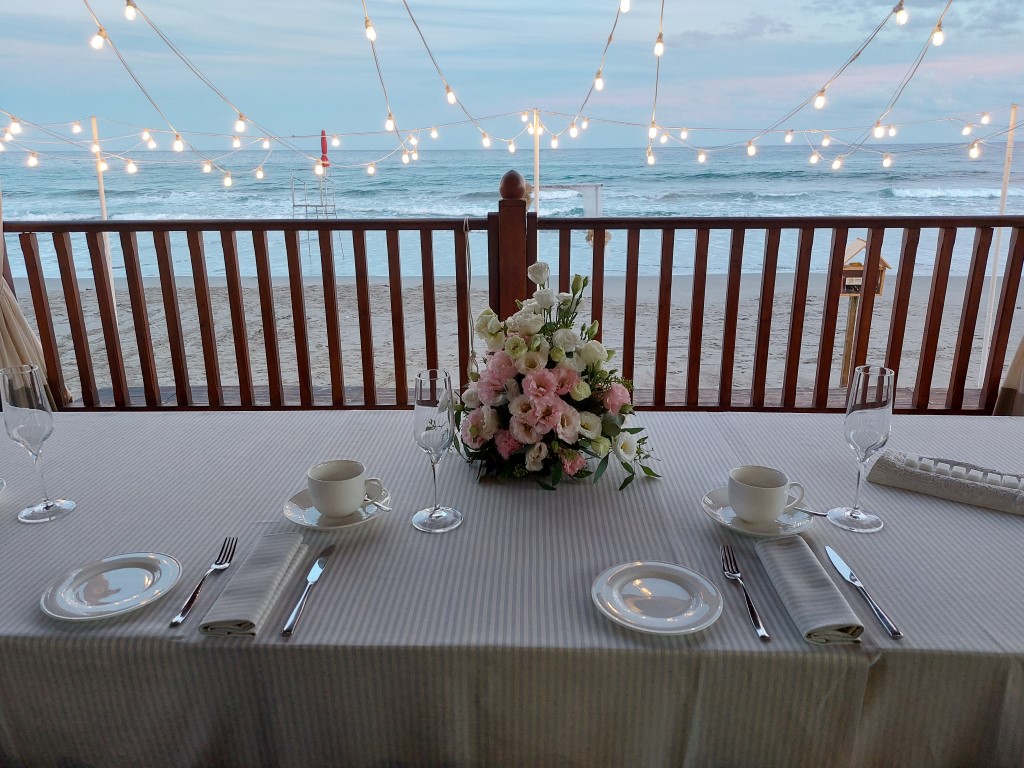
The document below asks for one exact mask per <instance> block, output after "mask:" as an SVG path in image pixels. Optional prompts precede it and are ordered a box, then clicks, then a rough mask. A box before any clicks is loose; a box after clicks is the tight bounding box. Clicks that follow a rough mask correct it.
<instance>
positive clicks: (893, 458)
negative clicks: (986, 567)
mask: <svg viewBox="0 0 1024 768" xmlns="http://www.w3.org/2000/svg"><path fill="white" fill-rule="evenodd" d="M868 480H869V481H870V482H872V483H879V484H881V485H890V486H893V487H894V488H903V489H905V490H908V491H916V492H917V493H926V494H928V495H929V496H938V497H940V498H943V499H949V500H950V501H959V502H962V503H964V504H973V505H974V506H976V507H987V508H988V509H997V510H999V511H1001V512H1010V513H1012V514H1015V515H1024V479H1022V478H1021V477H1020V476H1019V475H1012V474H1004V473H1002V472H999V471H998V470H995V469H989V468H988V467H980V466H978V465H976V464H968V463H966V462H962V461H954V460H951V459H941V458H931V457H927V456H915V455H913V454H908V453H901V452H899V451H886V452H885V453H883V454H882V455H881V456H879V457H878V461H876V462H875V465H874V466H873V467H872V468H871V471H870V472H869V473H868Z"/></svg>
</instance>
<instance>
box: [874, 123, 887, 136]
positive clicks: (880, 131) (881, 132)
mask: <svg viewBox="0 0 1024 768" xmlns="http://www.w3.org/2000/svg"><path fill="white" fill-rule="evenodd" d="M871 133H872V134H873V135H874V137H875V138H876V139H880V138H882V137H883V136H885V126H884V125H882V123H881V122H880V121H876V122H875V127H874V128H873V129H872V131H871Z"/></svg>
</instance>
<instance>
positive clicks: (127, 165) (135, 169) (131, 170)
mask: <svg viewBox="0 0 1024 768" xmlns="http://www.w3.org/2000/svg"><path fill="white" fill-rule="evenodd" d="M124 169H125V170H126V171H128V173H136V172H138V170H139V166H137V165H136V164H135V162H134V161H133V160H129V161H128V162H127V163H125V166H124Z"/></svg>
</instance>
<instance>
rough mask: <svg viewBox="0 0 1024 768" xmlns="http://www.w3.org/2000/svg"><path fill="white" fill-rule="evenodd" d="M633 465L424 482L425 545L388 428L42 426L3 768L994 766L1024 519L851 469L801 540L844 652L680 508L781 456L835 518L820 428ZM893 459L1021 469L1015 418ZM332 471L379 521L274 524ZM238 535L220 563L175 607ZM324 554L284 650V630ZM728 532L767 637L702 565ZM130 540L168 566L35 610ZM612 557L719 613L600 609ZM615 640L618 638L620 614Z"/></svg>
mask: <svg viewBox="0 0 1024 768" xmlns="http://www.w3.org/2000/svg"><path fill="white" fill-rule="evenodd" d="M635 423H636V424H637V425H639V426H642V427H643V428H644V429H645V431H646V433H647V435H648V436H649V440H648V445H649V447H650V448H651V450H652V451H653V453H654V457H655V458H654V460H653V461H652V463H651V466H652V467H653V468H654V469H655V470H656V472H657V473H658V474H659V475H660V477H659V478H648V477H638V478H637V479H636V480H635V481H634V482H632V483H631V484H630V485H629V486H628V487H627V488H625V489H623V490H621V491H620V490H619V485H620V483H621V481H622V479H623V478H624V477H625V474H624V471H623V470H622V468H621V467H620V466H619V465H618V463H617V462H614V461H613V462H611V464H610V466H609V468H608V470H607V472H606V473H605V474H604V475H603V476H602V477H601V478H599V479H598V480H596V481H594V480H593V479H592V478H588V479H586V480H582V481H576V480H571V479H565V480H563V481H562V483H561V484H560V485H559V487H558V488H557V489H556V490H554V491H549V490H545V489H544V488H541V487H540V486H539V485H537V484H536V483H534V482H532V481H531V480H529V479H522V480H512V481H504V482H498V481H495V480H491V479H487V478H484V479H481V478H480V477H479V473H478V467H477V466H474V465H470V464H467V463H466V462H465V461H464V460H463V458H462V457H461V456H460V455H459V454H458V453H457V452H455V451H454V450H453V451H451V452H450V453H449V454H447V455H446V456H445V457H444V458H443V460H442V461H441V462H440V464H439V466H438V473H439V475H438V486H439V489H438V493H439V496H440V500H441V501H442V502H443V503H446V504H450V505H451V506H454V507H457V508H458V509H459V510H461V511H462V513H463V515H464V522H463V523H462V525H461V526H460V527H458V528H456V529H454V530H452V531H450V532H448V533H444V534H428V533H423V532H421V531H418V530H416V529H415V528H414V527H413V526H412V525H411V523H410V520H411V517H412V515H413V513H414V512H416V511H417V510H419V509H421V508H423V507H425V506H428V505H430V504H432V502H433V485H432V481H431V471H430V465H429V462H428V459H427V456H426V455H425V454H424V453H423V451H422V450H421V449H420V448H419V447H417V445H416V444H415V442H414V440H413V435H412V412H411V411H409V410H401V409H381V410H326V409H325V410H301V411H300V410H276V411H272V410H266V411H258V410H247V411H232V410H217V411H201V410H195V411H180V412H158V411H117V412H73V411H62V412H58V413H56V414H55V415H54V430H53V433H52V436H51V437H50V438H49V440H48V441H47V442H46V445H45V448H44V450H43V453H42V466H43V469H44V471H45V475H46V482H47V487H48V489H49V491H50V492H51V494H53V495H54V496H58V495H59V496H63V497H66V498H70V499H73V500H74V501H75V502H76V504H77V506H76V509H75V510H74V512H72V513H71V514H69V515H67V516H65V517H64V518H62V519H59V520H56V521H53V522H49V523H44V524H33V525H26V524H22V523H20V522H19V521H18V520H17V512H18V510H20V509H21V508H22V507H24V506H26V505H28V504H31V503H35V502H37V501H38V500H39V498H40V496H41V493H42V491H41V489H40V486H39V481H38V478H37V476H36V474H35V472H34V470H33V468H32V466H31V464H32V462H31V458H30V456H29V454H28V453H27V452H26V451H24V450H23V449H22V448H21V447H19V446H18V445H16V444H15V443H14V442H13V441H10V440H7V439H4V440H2V441H0V476H2V477H4V479H5V480H6V481H7V487H6V489H4V490H3V491H2V493H0V659H2V663H0V765H2V766H23V765H24V766H55V767H56V766H60V767H61V768H67V767H69V766H83V767H84V766H95V768H100V767H101V766H122V765H123V766H139V765H147V766H282V767H286V766H303V767H304V768H309V767H311V766H326V765H331V766H374V767H381V766H410V767H411V766H492V765H497V766H788V767H789V768H795V767H798V766H815V767H816V768H817V767H818V766H835V767H837V768H838V767H846V766H850V767H851V768H853V767H859V766H897V765H898V766H902V767H903V768H908V767H911V766H928V768H942V767H943V766H968V765H970V766H1007V767H1009V766H1021V765H1024V600H1022V599H1021V594H1022V591H1021V587H1022V584H1024V582H1022V574H1024V519H1022V518H1021V517H1020V516H1018V515H1015V514H1010V513H1007V512H1001V511H996V510H993V509H987V508H983V507H977V506H971V505H968V504H965V503H959V502H956V501H951V500H947V499H943V498H939V497H935V496H931V495H925V494H921V493H914V492H911V491H907V490H902V489H899V488H895V487H890V486H885V485H879V484H875V483H870V482H869V483H865V484H864V487H863V490H862V492H861V500H862V502H863V504H864V506H865V508H866V509H870V510H871V511H872V512H875V513H876V514H878V515H879V516H880V517H881V518H882V519H883V521H884V527H883V528H882V530H881V531H879V532H877V533H872V534H857V533H852V532H849V531H845V530H842V529H840V528H838V527H836V526H833V525H831V524H830V523H829V522H828V520H826V519H824V518H820V517H814V518H813V522H811V523H810V524H809V525H808V526H806V527H805V528H804V529H803V530H802V531H801V532H800V533H799V535H800V536H801V537H802V538H803V539H804V541H805V542H806V544H807V545H808V547H809V549H810V551H811V552H812V553H813V554H814V556H815V557H816V558H817V559H818V560H819V561H820V563H821V565H822V567H823V568H824V569H825V571H826V572H827V573H828V574H829V577H830V578H831V579H832V580H833V582H834V584H835V587H836V589H837V590H838V591H839V592H840V593H841V595H842V596H843V597H844V598H845V600H846V601H847V602H848V604H849V607H850V608H851V609H852V611H853V612H854V613H855V614H856V616H857V618H858V619H859V621H860V623H861V624H862V625H863V628H864V629H863V633H862V634H861V636H860V638H859V642H850V643H836V644H831V643H830V644H815V643H810V642H808V641H807V640H806V639H805V637H804V636H803V634H802V633H801V632H800V631H799V630H798V629H797V627H796V626H795V624H794V623H793V620H792V619H791V617H790V614H789V612H788V610H787V606H786V604H785V603H784V601H783V600H782V599H781V598H780V597H779V594H778V593H777V592H776V590H775V588H774V587H773V583H772V580H771V579H770V578H769V576H768V573H767V571H766V569H765V567H764V565H763V563H762V561H761V559H760V558H759V556H758V552H757V551H756V549H755V545H757V544H758V543H759V542H760V541H762V539H759V538H755V537H752V536H748V535H745V534H744V533H743V532H740V531H737V530H736V529H735V528H734V527H730V526H727V525H725V524H722V523H721V522H719V521H716V520H714V519H712V517H711V516H709V514H707V512H706V511H705V509H704V507H703V504H702V499H703V498H704V497H705V496H706V495H707V494H708V493H709V492H711V491H714V490H716V489H721V488H723V487H724V486H726V483H727V479H728V473H729V471H730V469H731V468H733V467H736V466H739V465H745V464H757V465H766V466H771V467H774V468H777V469H779V470H781V471H782V472H784V473H785V474H786V475H788V477H789V478H790V479H792V480H795V481H799V482H800V483H801V484H802V485H803V487H804V488H805V491H806V495H805V498H804V500H803V505H804V506H805V507H807V508H810V509H815V510H827V509H828V508H829V507H831V506H836V505H842V504H848V503H849V502H850V501H852V497H853V494H854V489H855V482H856V474H857V464H856V460H855V458H854V455H853V452H852V451H851V450H850V447H849V446H848V445H847V442H846V439H845V437H844V434H843V424H844V422H843V414H841V413H840V414H836V413H768V412H740V411H736V412H687V411H678V412H670V411H641V412H639V413H637V414H636V416H635ZM887 447H888V448H891V449H895V450H902V451H908V452H912V453H915V454H919V455H927V456H947V457H951V458H954V459H958V460H962V461H964V462H971V463H974V464H977V465H980V466H986V467H993V468H999V469H1001V470H1003V471H1005V472H1008V473H1009V472H1016V473H1018V474H1020V473H1021V472H1022V471H1024V450H1022V449H1024V421H1022V420H1021V419H1019V418H1013V417H992V416H959V415H917V414H915V415H897V416H895V417H894V418H893V422H892V434H891V437H890V440H889V444H888V446H887ZM335 458H348V459H357V460H359V461H361V462H362V463H363V464H365V466H366V467H367V472H368V473H369V474H372V475H374V476H376V477H379V478H380V479H381V482H382V484H383V485H384V486H385V488H386V490H387V492H388V494H389V501H388V504H387V507H388V509H386V510H384V509H379V510H377V511H376V513H375V514H374V516H373V517H372V519H368V520H366V521H365V523H364V524H360V525H352V526H341V527H338V528H330V527H326V526H322V527H312V526H309V525H304V524H300V523H298V522H296V521H295V520H294V519H292V518H291V517H289V516H287V515H286V514H285V509H286V505H287V504H288V503H289V500H290V499H293V497H295V496H296V494H300V493H301V492H302V491H303V489H304V488H305V486H306V472H307V470H308V468H309V467H310V466H311V465H313V464H315V463H317V462H319V461H323V460H327V459H335ZM278 533H294V534H299V536H300V537H301V540H302V544H303V545H304V546H305V547H306V549H305V550H304V552H305V555H304V557H303V560H302V562H301V564H300V566H299V568H298V569H297V570H295V571H294V572H292V573H291V574H290V575H289V576H288V578H287V581H286V582H285V583H284V584H283V585H282V586H281V589H280V590H279V593H278V596H277V597H276V598H275V599H274V601H273V604H272V605H271V607H270V609H269V612H268V613H267V614H266V617H265V620H264V621H263V622H262V624H261V625H260V626H259V628H258V630H257V631H256V632H255V635H254V636H245V637H218V636H211V635H210V634H207V633H204V632H201V631H200V627H201V626H202V623H203V620H204V617H205V616H207V615H208V614H209V612H210V611H211V609H212V608H213V607H214V606H215V604H216V603H217V601H218V598H219V597H220V596H221V595H222V594H223V593H224V590H225V589H226V588H227V587H228V586H229V585H230V584H231V579H232V577H233V576H234V575H235V574H236V573H241V568H242V565H241V564H242V563H244V562H245V560H246V558H247V557H248V556H249V554H251V553H252V552H253V551H254V549H255V548H256V546H257V544H258V542H260V541H261V540H262V539H263V538H264V537H267V536H272V535H275V534H278ZM226 537H236V539H237V553H236V554H235V557H234V560H233V562H232V565H231V566H230V567H228V568H226V569H224V570H223V571H222V572H215V573H213V574H211V575H210V577H209V578H208V579H207V581H206V584H205V586H204V588H203V591H202V592H201V593H200V595H199V597H198V599H197V601H196V605H195V607H194V608H193V610H192V613H191V615H190V616H189V617H188V618H187V619H186V620H185V621H184V622H183V623H182V624H181V625H180V626H175V627H172V626H170V620H171V618H172V617H173V616H174V615H175V614H176V613H177V612H178V610H179V608H181V605H182V603H183V602H184V601H185V599H186V598H187V597H188V595H189V592H190V591H191V590H192V588H193V587H194V586H195V584H196V582H197V581H198V580H199V578H200V577H201V576H202V575H203V574H204V573H205V572H206V570H207V568H208V567H209V566H210V564H211V563H212V562H213V561H214V558H216V557H217V555H218V551H219V549H220V547H221V543H222V541H223V540H224V539H225V538H226ZM331 544H333V545H334V550H333V552H332V554H331V555H330V557H329V558H328V560H327V562H326V566H325V568H324V571H323V575H322V578H321V579H320V580H319V582H318V583H317V584H316V586H315V588H313V589H312V590H311V591H310V594H309V599H308V601H307V603H306V605H305V608H304V611H303V613H302V616H301V620H300V621H299V622H298V624H297V626H296V627H295V630H294V633H293V634H292V635H291V636H290V637H288V636H283V635H282V634H281V628H282V627H283V625H284V623H285V621H286V619H287V618H288V616H289V614H290V613H291V612H292V609H293V607H294V605H295V603H296V601H297V599H298V598H299V595H300V594H301V593H302V591H303V588H304V587H305V585H306V578H305V576H306V572H307V570H308V569H309V566H310V565H311V564H312V562H313V561H314V560H315V558H316V556H317V554H318V553H319V552H321V551H322V550H323V549H324V548H325V547H327V546H329V545H331ZM724 544H730V545H732V547H733V549H734V552H735V554H736V557H737V560H738V562H739V564H740V566H741V567H742V570H743V580H744V583H745V585H746V587H747V589H748V590H749V592H750V595H751V599H752V601H753V603H754V604H755V605H756V606H757V609H758V611H759V614H760V616H761V618H762V619H763V621H764V624H765V626H766V628H767V630H768V631H769V632H770V635H771V640H770V641H768V642H765V641H762V640H760V639H759V638H758V636H757V635H756V634H755V632H754V629H753V627H752V626H751V622H750V619H749V617H748V613H747V610H746V606H745V604H744V599H743V593H742V591H741V590H740V589H739V587H738V586H737V585H736V584H734V583H732V582H730V581H729V580H728V579H726V578H725V576H724V575H723V572H722V562H721V547H722V545H724ZM826 546H830V547H832V548H833V549H835V550H836V551H837V552H839V553H840V554H841V555H842V556H843V558H844V559H845V560H846V561H847V562H848V563H849V564H850V565H851V566H852V567H853V568H854V569H855V570H856V572H857V575H858V576H860V578H861V580H862V581H863V582H864V584H865V585H866V587H867V588H868V589H869V590H870V592H871V594H872V596H873V597H874V598H875V599H876V600H877V602H878V603H879V604H880V605H881V606H882V607H883V608H884V610H885V612H886V613H887V614H888V615H889V616H890V617H891V618H892V620H893V621H894V622H895V623H896V624H898V625H899V627H900V629H901V630H902V632H903V637H901V638H893V637H891V636H890V635H889V634H888V633H887V632H886V631H885V630H884V629H883V627H882V625H881V624H880V623H879V621H878V620H877V619H876V617H875V615H874V614H873V613H872V611H871V609H870V607H869V606H868V604H867V602H866V601H864V600H863V599H862V598H861V596H860V595H859V594H858V592H857V591H856V590H855V589H854V588H853V587H852V586H851V585H849V584H847V583H846V582H845V581H843V580H842V578H841V577H840V575H839V574H838V573H837V572H836V570H835V569H834V568H833V567H832V565H831V564H830V562H829V560H828V558H827V556H826V552H825V549H824V548H825V547H826ZM132 553H135V554H147V553H148V554H151V555H152V554H157V555H161V556H166V557H167V558H169V559H170V560H171V561H173V562H176V563H177V564H179V565H180V574H179V575H178V576H177V578H176V579H175V580H174V581H173V583H168V584H167V586H166V587H165V588H162V589H161V590H157V592H159V594H157V595H155V597H154V599H152V600H151V601H149V602H147V603H146V604H144V605H141V606H139V607H136V608H135V610H130V611H124V612H112V613H111V615H108V616H104V617H101V618H94V619H91V620H76V619H77V618H78V617H75V616H65V617H56V616H53V615H50V614H49V613H47V612H46V611H44V610H43V606H42V600H43V597H44V594H45V593H47V592H48V590H50V589H51V587H52V586H53V585H54V584H55V583H58V582H59V581H60V580H61V579H62V578H63V577H65V576H66V575H67V574H69V573H73V572H74V571H75V569H77V568H81V567H83V566H85V565H87V564H89V563H94V562H96V561H99V560H101V559H102V558H107V557H110V556H114V555H121V554H132ZM628 563H666V564H670V565H674V566H681V567H683V568H686V569H688V570H689V571H692V572H694V573H696V574H699V575H701V576H703V577H704V578H706V580H707V581H708V582H710V584H711V586H712V587H713V589H714V590H715V593H716V594H717V595H718V599H719V600H720V606H721V613H720V615H719V616H718V617H717V620H713V621H712V622H710V624H709V625H707V626H705V627H703V628H700V629H699V631H692V632H688V633H680V634H655V633H651V632H646V631H638V629H637V627H630V626H624V625H623V624H622V623H619V622H616V621H613V620H611V618H610V617H609V616H608V615H606V613H605V612H603V611H601V610H599V609H598V606H597V604H596V603H595V600H594V594H593V593H594V588H595V582H596V580H598V579H599V577H600V575H601V574H602V573H604V572H606V571H607V569H609V568H611V567H613V566H616V565H619V564H628ZM641 629H642V628H641Z"/></svg>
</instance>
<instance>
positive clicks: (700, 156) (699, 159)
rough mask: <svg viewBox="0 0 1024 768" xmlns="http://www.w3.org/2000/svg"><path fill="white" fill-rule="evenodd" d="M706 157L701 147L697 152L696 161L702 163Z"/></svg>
mask: <svg viewBox="0 0 1024 768" xmlns="http://www.w3.org/2000/svg"><path fill="white" fill-rule="evenodd" d="M707 159H708V156H707V155H706V154H704V150H703V149H701V150H699V151H698V152H697V162H698V163H703V162H704V161H705V160H707Z"/></svg>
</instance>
